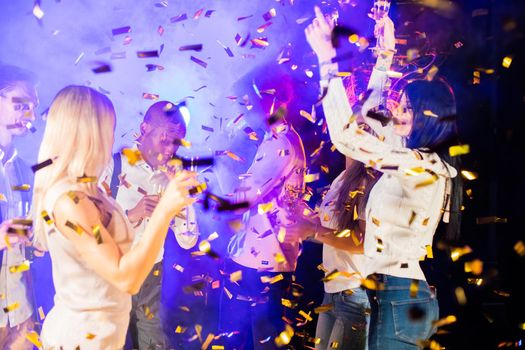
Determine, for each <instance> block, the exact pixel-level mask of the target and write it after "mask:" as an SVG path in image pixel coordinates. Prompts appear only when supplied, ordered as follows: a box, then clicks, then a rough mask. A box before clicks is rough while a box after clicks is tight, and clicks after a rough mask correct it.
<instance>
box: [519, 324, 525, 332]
mask: <svg viewBox="0 0 525 350" xmlns="http://www.w3.org/2000/svg"><path fill="white" fill-rule="evenodd" d="M518 328H519V329H521V330H524V331H525V323H520V324H518Z"/></svg>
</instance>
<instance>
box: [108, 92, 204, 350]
mask: <svg viewBox="0 0 525 350" xmlns="http://www.w3.org/2000/svg"><path fill="white" fill-rule="evenodd" d="M185 136H186V124H185V122H184V119H183V117H182V114H181V112H180V110H179V109H178V107H177V106H175V104H173V103H171V102H168V101H159V102H156V103H154V104H153V105H151V106H150V107H149V108H148V110H147V111H146V114H145V115H144V120H143V121H142V123H141V124H140V136H139V137H138V139H137V144H136V146H134V147H133V149H132V150H133V152H140V157H139V158H140V159H139V160H138V161H137V162H134V163H133V164H131V163H130V162H129V161H128V160H127V159H126V158H125V157H124V156H122V155H121V153H116V154H114V156H113V160H112V161H111V162H110V165H109V166H108V168H107V169H106V171H105V172H104V174H103V175H102V177H101V179H102V181H103V186H104V187H105V188H109V189H110V192H111V195H112V196H113V198H115V200H116V201H117V203H118V204H119V205H120V206H121V207H122V208H123V209H124V210H125V213H126V215H127V217H128V219H129V221H130V222H131V225H132V227H133V232H134V244H137V243H138V242H139V241H140V239H141V236H142V234H143V232H144V230H145V229H146V227H147V224H148V222H149V220H150V217H151V215H152V213H153V211H154V210H155V208H156V206H157V205H158V203H159V200H160V194H161V192H162V190H163V189H164V188H165V187H166V185H167V184H168V182H169V178H168V176H167V175H166V173H165V170H164V169H165V168H166V167H167V163H168V161H170V160H171V159H172V158H173V156H174V155H175V154H176V152H177V149H178V147H179V145H180V144H181V142H180V140H182V139H183V138H184V137H185ZM188 215H189V217H188ZM170 229H171V231H172V232H173V233H174V234H175V237H176V240H177V242H178V244H179V245H180V247H181V248H182V250H188V249H191V248H192V247H194V246H195V244H196V243H197V240H198V236H197V235H195V234H194V233H195V232H198V230H197V223H196V218H195V211H194V210H193V208H192V207H191V206H188V207H187V208H186V209H185V211H184V212H182V213H180V215H179V216H178V217H173V221H172V222H171V225H170ZM178 253H180V255H183V254H184V251H180V252H178ZM163 256H164V248H162V249H161V250H160V252H159V253H158V255H157V257H156V260H155V265H154V266H153V269H152V271H151V273H150V274H149V275H148V277H147V278H146V281H145V282H144V284H143V286H142V288H141V289H140V291H139V292H138V293H137V294H136V295H134V296H133V298H132V309H131V317H130V327H129V333H130V334H129V337H128V341H127V344H126V347H129V348H130V349H139V350H146V349H166V348H168V338H167V336H166V334H165V332H164V330H163V320H164V319H165V315H164V310H163V308H162V305H161V296H162V281H163V270H164V269H163ZM170 287H171V286H170Z"/></svg>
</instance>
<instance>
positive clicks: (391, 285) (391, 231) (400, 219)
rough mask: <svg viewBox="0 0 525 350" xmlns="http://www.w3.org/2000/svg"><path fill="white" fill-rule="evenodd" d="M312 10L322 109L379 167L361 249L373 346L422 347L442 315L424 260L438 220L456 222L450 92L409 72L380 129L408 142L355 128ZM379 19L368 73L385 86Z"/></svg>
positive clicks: (340, 139)
mask: <svg viewBox="0 0 525 350" xmlns="http://www.w3.org/2000/svg"><path fill="white" fill-rule="evenodd" d="M315 12H316V18H315V19H314V21H313V23H312V24H311V25H309V26H308V27H307V29H306V31H305V33H306V38H307V40H308V42H309V44H310V46H311V47H312V48H313V50H314V51H315V53H316V54H317V57H318V59H319V67H320V75H321V85H322V86H324V87H326V88H327V89H328V90H327V94H326V96H325V98H324V99H323V108H324V112H325V117H326V121H327V124H328V128H329V132H330V138H331V140H332V142H333V144H334V145H335V146H336V147H337V149H338V150H339V151H340V152H341V153H343V154H345V155H346V156H348V157H351V158H353V159H355V160H357V161H360V162H362V163H364V164H365V165H368V166H370V167H372V168H374V169H376V170H377V171H379V172H381V173H383V175H382V176H381V178H380V179H379V180H378V182H377V183H376V185H375V186H374V188H373V189H372V191H371V193H370V196H369V199H368V204H367V208H366V234H365V240H364V254H365V255H366V256H367V257H368V258H369V259H368V260H367V263H366V265H367V270H368V273H369V276H368V283H367V284H368V285H369V287H370V288H369V289H368V290H367V293H368V296H369V301H370V304H371V307H372V315H371V322H370V336H369V342H368V345H369V348H370V349H371V350H376V349H419V348H420V346H421V345H423V344H424V343H425V342H426V341H427V340H428V339H429V338H430V336H431V335H432V334H433V332H434V331H435V330H434V327H433V321H435V320H437V319H438V318H439V315H438V304H437V299H436V296H435V292H434V290H433V289H432V288H431V287H430V286H429V285H428V283H427V282H426V279H425V275H424V274H423V271H422V269H421V267H420V264H419V261H420V260H421V258H422V257H423V256H425V255H426V254H427V251H428V249H429V248H428V247H430V249H431V247H432V240H433V236H434V233H435V232H436V230H438V226H443V225H441V224H440V223H441V221H442V220H443V221H444V222H445V224H446V229H445V231H446V234H447V235H457V234H458V232H459V226H460V225H459V224H460V218H461V211H460V208H461V202H462V186H461V179H460V177H458V176H457V169H458V168H459V163H458V162H459V160H458V159H457V158H456V157H452V156H451V155H450V154H449V147H451V146H453V145H456V144H457V143H458V135H457V125H456V121H455V118H453V116H455V114H456V105H455V99H454V95H453V93H452V90H451V89H450V87H449V86H448V85H447V84H446V83H444V82H443V81H440V80H436V79H434V80H432V81H426V80H418V81H413V82H411V83H409V84H408V85H407V86H406V87H405V88H404V90H403V92H402V93H401V97H400V100H399V104H398V107H397V108H396V109H395V110H393V111H392V113H393V118H392V120H389V122H388V123H385V126H384V128H383V129H384V133H387V132H389V133H391V132H392V131H393V132H395V133H396V134H397V135H399V136H400V137H402V138H403V143H402V145H396V144H394V143H392V142H391V141H389V139H388V138H385V137H382V136H383V135H384V134H383V133H382V130H379V132H378V134H379V136H374V135H371V134H369V133H367V132H366V131H364V130H362V129H361V128H359V126H358V124H357V118H356V116H355V115H354V113H353V111H352V109H351V107H350V104H349V103H348V100H347V98H346V94H345V91H344V88H343V85H342V82H341V79H340V78H337V77H336V74H337V71H338V65H337V63H334V62H333V58H335V57H336V50H335V48H334V47H333V46H332V43H331V41H330V34H331V32H332V26H331V25H330V23H329V22H328V21H327V20H326V18H325V17H324V15H323V14H322V13H321V11H320V9H319V8H316V9H315ZM374 15H375V14H374ZM375 19H376V20H377V21H378V25H377V27H376V29H377V30H378V31H379V32H380V33H382V39H383V40H381V41H380V42H379V43H380V44H379V50H378V61H377V63H376V65H375V67H374V69H373V72H372V77H371V80H372V79H374V80H375V79H377V80H378V81H380V80H382V81H383V82H384V84H385V85H386V83H387V82H388V75H387V71H388V70H389V69H390V65H391V63H392V59H393V55H394V52H395V37H394V24H393V23H392V21H391V20H390V18H389V17H388V16H383V17H381V18H378V17H376V18H375ZM378 94H379V95H381V93H380V91H377V90H376V91H375V95H374V92H373V93H372V95H371V96H370V97H369V99H372V101H374V102H376V103H377V104H379V101H380V99H376V96H378ZM428 111H431V112H432V116H429V115H428Z"/></svg>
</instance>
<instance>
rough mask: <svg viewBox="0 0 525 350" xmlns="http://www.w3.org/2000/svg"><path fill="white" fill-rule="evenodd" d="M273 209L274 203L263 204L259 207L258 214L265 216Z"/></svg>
mask: <svg viewBox="0 0 525 350" xmlns="http://www.w3.org/2000/svg"><path fill="white" fill-rule="evenodd" d="M272 208H273V202H269V203H261V204H259V205H258V206H257V213H259V215H263V214H266V213H267V212H269V211H270V210H272Z"/></svg>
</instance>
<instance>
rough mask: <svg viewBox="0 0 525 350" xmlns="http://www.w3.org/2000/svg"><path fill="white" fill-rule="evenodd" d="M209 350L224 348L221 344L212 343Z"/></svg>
mask: <svg viewBox="0 0 525 350" xmlns="http://www.w3.org/2000/svg"><path fill="white" fill-rule="evenodd" d="M211 350H224V346H223V345H212V346H211Z"/></svg>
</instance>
